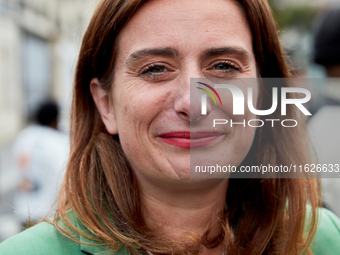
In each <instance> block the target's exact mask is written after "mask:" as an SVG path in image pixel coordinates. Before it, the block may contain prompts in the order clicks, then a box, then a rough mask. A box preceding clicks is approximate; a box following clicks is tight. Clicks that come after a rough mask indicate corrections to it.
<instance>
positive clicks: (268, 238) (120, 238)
mask: <svg viewBox="0 0 340 255" xmlns="http://www.w3.org/2000/svg"><path fill="white" fill-rule="evenodd" d="M143 2H144V1H143V0H131V1H124V0H102V1H101V2H100V4H99V5H98V7H97V9H96V11H95V13H94V15H93V17H92V20H91V22H90V24H89V27H88V29H87V31H86V33H85V35H84V38H83V43H82V47H81V50H80V54H79V59H78V64H77V68H76V75H75V83H74V91H73V102H72V111H71V153H70V159H69V162H68V166H67V171H66V176H65V181H64V184H63V187H62V189H61V191H60V194H59V197H58V210H57V212H56V216H60V217H61V218H62V219H63V220H64V221H65V222H66V224H67V225H68V226H69V227H70V228H71V229H73V230H74V231H77V232H78V233H80V234H81V235H85V234H84V233H82V232H81V231H80V230H78V229H77V228H76V227H75V226H73V224H72V223H71V222H70V221H69V220H68V218H67V215H66V211H67V210H69V209H71V208H73V210H74V211H75V212H76V213H77V215H78V218H79V220H80V221H81V222H82V224H84V225H85V226H86V227H87V228H88V229H89V230H90V231H91V232H92V233H94V234H95V235H96V236H97V237H98V238H93V237H88V238H89V239H92V240H97V241H100V242H104V243H106V244H107V245H108V246H109V247H111V248H112V249H113V250H116V249H118V247H119V242H120V243H122V244H123V245H124V246H125V247H126V248H127V249H128V250H129V251H130V252H131V253H134V252H135V250H134V249H136V248H137V249H140V250H144V251H145V250H149V251H151V252H154V253H159V254H169V253H172V254H184V253H185V252H187V253H189V252H190V251H185V247H184V248H183V247H181V245H180V244H178V245H177V246H176V245H174V244H169V243H167V242H159V241H157V240H156V239H155V238H153V236H152V233H150V231H149V230H148V228H147V227H146V226H145V224H144V221H143V218H142V215H141V211H140V205H139V194H138V186H137V182H136V180H135V177H134V175H133V173H132V171H131V168H130V166H129V163H128V161H127V159H126V157H125V155H124V152H123V150H122V148H121V146H120V143H119V139H118V137H117V136H111V135H109V134H108V132H107V131H106V129H105V127H104V124H103V122H102V120H101V118H100V114H99V112H98V110H97V109H96V106H95V104H94V101H93V99H92V96H91V93H90V89H89V85H90V81H91V79H92V78H94V77H97V78H98V79H99V81H100V82H101V84H102V86H103V88H104V89H107V90H110V88H111V85H112V84H113V78H114V77H113V75H114V72H113V70H114V61H115V51H116V47H117V45H116V44H115V40H116V37H117V36H118V34H119V32H120V31H121V29H122V28H123V27H124V25H125V24H126V23H127V22H128V20H129V18H130V16H131V15H133V13H134V12H135V10H136V9H138V8H139V7H140V6H141V5H142V4H143ZM236 2H237V3H238V4H239V6H240V7H241V8H242V9H243V11H244V13H245V15H246V17H247V19H248V22H249V25H250V29H251V32H252V36H253V49H254V53H255V56H256V62H257V67H258V72H259V75H260V76H261V77H281V78H288V77H290V73H289V70H288V66H287V64H286V61H285V56H284V53H283V50H282V47H281V44H280V42H279V38H278V34H277V29H276V26H275V21H274V19H273V16H272V14H271V11H270V8H269V6H268V4H267V2H266V1H265V0H256V1H255V0H238V1H236ZM282 86H287V85H285V84H282ZM288 86H290V85H288ZM263 89H264V98H263V108H264V109H268V108H270V105H269V103H270V102H271V99H270V97H269V96H268V95H269V94H271V91H270V87H268V86H266V85H264V86H263ZM272 117H273V118H279V115H277V116H275V115H273V116H272ZM287 118H291V119H293V118H294V119H298V118H299V116H295V113H294V112H293V111H289V112H288V114H287ZM302 123H303V121H301V125H300V122H299V126H297V127H296V128H294V131H291V130H290V132H287V131H285V130H284V129H283V128H281V129H280V128H275V129H272V128H270V126H269V128H266V127H262V128H261V129H260V130H259V131H258V132H257V134H256V137H255V140H254V144H253V147H252V149H251V152H253V153H250V154H249V155H248V156H247V158H246V160H245V162H244V163H245V164H246V163H249V162H253V163H254V161H255V164H256V163H257V164H259V163H262V164H268V163H271V164H272V165H275V164H283V165H288V164H289V165H290V164H304V163H306V162H309V154H308V153H307V150H306V148H304V147H303V142H304V141H305V135H304V134H305V130H304V128H305V127H304V126H303V125H302ZM288 148H289V149H288ZM308 201H309V203H310V204H311V212H312V213H311V217H310V224H309V226H310V231H309V233H308V234H307V236H304V234H303V231H304V226H305V219H306V210H307V209H306V205H307V202H308ZM226 202H227V204H228V210H227V212H226V215H225V218H224V219H223V220H222V222H223V225H224V233H223V235H221V236H220V240H219V243H221V242H222V243H223V245H224V246H225V249H226V251H227V253H228V254H263V253H264V254H300V253H301V252H303V251H307V252H309V251H308V246H309V244H310V242H311V240H312V238H313V236H314V234H315V232H316V222H317V221H316V208H317V206H318V204H319V190H318V187H317V183H316V180H315V179H307V178H306V179H305V178H299V179H298V178H295V179H294V178H275V179H230V181H229V186H228V192H227V201H226ZM54 224H55V226H56V227H57V229H58V230H59V231H60V232H61V233H63V234H64V235H66V236H68V237H69V235H68V232H67V231H66V230H65V229H62V228H61V227H60V226H59V224H58V221H57V217H55V221H54ZM232 229H234V230H235V231H234V232H235V233H232ZM221 237H222V238H221ZM70 238H71V237H70ZM199 242H200V244H201V245H202V244H203V245H204V244H206V242H205V240H204V238H201V240H199ZM206 246H209V245H208V244H206Z"/></svg>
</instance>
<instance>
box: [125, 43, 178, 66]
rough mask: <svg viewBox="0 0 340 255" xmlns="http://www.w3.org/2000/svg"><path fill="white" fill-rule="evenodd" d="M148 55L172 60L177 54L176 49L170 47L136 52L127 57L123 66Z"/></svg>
mask: <svg viewBox="0 0 340 255" xmlns="http://www.w3.org/2000/svg"><path fill="white" fill-rule="evenodd" d="M148 55H152V56H163V57H172V58H174V57H177V56H178V55H179V53H178V51H177V50H176V49H174V48H172V47H165V48H152V49H143V50H138V51H135V52H133V53H131V54H130V55H129V57H128V58H127V60H126V63H125V64H129V63H130V62H131V61H134V60H137V59H139V58H141V57H145V56H148Z"/></svg>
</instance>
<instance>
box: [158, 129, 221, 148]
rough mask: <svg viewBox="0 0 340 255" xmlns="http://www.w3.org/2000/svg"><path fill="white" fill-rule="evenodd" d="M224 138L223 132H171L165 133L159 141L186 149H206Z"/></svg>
mask: <svg viewBox="0 0 340 255" xmlns="http://www.w3.org/2000/svg"><path fill="white" fill-rule="evenodd" d="M222 136H223V133H221V132H187V131H179V132H170V133H163V134H160V135H159V136H158V139H159V140H160V141H162V142H165V143H167V144H171V145H174V146H176V147H180V148H184V149H193V148H202V147H206V146H208V145H210V144H212V143H213V142H215V141H216V140H217V139H219V138H220V137H222Z"/></svg>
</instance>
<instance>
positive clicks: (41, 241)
mask: <svg viewBox="0 0 340 255" xmlns="http://www.w3.org/2000/svg"><path fill="white" fill-rule="evenodd" d="M0 254H6V255H17V254H25V255H30V254H32V255H33V254H34V255H36V254H51V255H57V254H58V255H59V254H70V255H73V254H83V253H82V252H81V250H80V244H78V243H76V242H72V241H71V240H70V239H68V238H66V237H64V236H63V235H61V234H60V233H59V231H58V230H57V229H56V228H55V227H54V225H53V224H51V223H48V222H41V223H39V224H37V225H35V226H34V227H31V228H29V229H27V230H25V231H23V232H21V233H20V234H18V235H15V236H13V237H11V238H9V239H7V240H5V241H4V242H2V243H1V244H0Z"/></svg>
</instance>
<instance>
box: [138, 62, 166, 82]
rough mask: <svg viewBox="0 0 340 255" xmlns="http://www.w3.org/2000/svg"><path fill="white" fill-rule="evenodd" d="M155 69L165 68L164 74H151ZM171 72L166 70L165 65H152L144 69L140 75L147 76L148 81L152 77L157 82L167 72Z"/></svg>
mask: <svg viewBox="0 0 340 255" xmlns="http://www.w3.org/2000/svg"><path fill="white" fill-rule="evenodd" d="M155 67H158V68H164V71H163V72H160V73H153V72H151V70H152V69H153V68H155ZM167 70H169V69H168V68H166V66H165V65H161V64H151V65H148V66H146V67H144V68H143V69H142V70H141V72H140V75H141V76H146V79H148V78H149V77H150V76H152V77H153V79H154V80H155V79H156V78H157V77H158V76H160V75H162V74H163V73H164V72H165V71H167Z"/></svg>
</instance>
